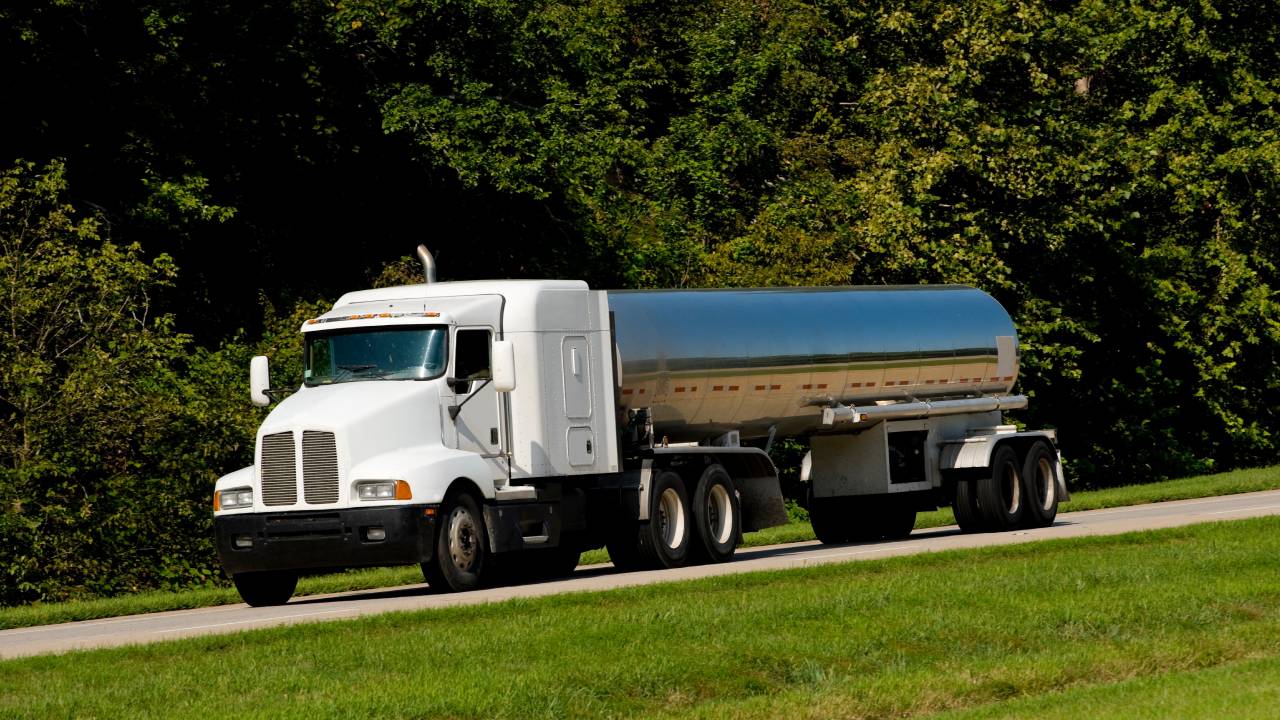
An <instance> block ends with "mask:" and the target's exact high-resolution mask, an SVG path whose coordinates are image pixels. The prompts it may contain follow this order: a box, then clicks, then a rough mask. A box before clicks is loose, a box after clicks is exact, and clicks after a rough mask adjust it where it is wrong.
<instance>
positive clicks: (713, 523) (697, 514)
mask: <svg viewBox="0 0 1280 720" xmlns="http://www.w3.org/2000/svg"><path fill="white" fill-rule="evenodd" d="M741 534H742V509H741V507H740V505H739V502H738V493H737V491H736V490H735V489H734V486H733V480H732V478H730V477H729V473H728V472H726V471H725V469H724V467H723V466H721V465H719V464H712V465H708V466H707V468H706V469H705V470H703V472H702V474H701V475H700V476H699V478H698V481H697V482H696V483H695V484H694V485H693V491H692V493H690V491H689V487H688V485H687V484H686V483H685V479H684V478H683V477H681V475H680V474H679V473H676V472H674V471H672V470H662V471H660V472H658V473H657V474H655V475H654V476H653V479H652V480H651V482H650V484H649V519H648V521H643V522H640V523H636V524H629V525H624V527H623V528H622V529H621V530H620V531H619V532H618V533H616V534H615V535H614V537H613V538H611V539H610V540H609V543H608V548H609V558H610V559H611V560H612V561H613V564H614V565H615V566H616V567H618V568H619V569H623V570H633V569H642V568H649V569H656V568H672V567H680V566H682V565H686V564H689V563H702V562H727V561H728V560H730V559H731V558H732V557H733V554H734V551H735V550H736V549H737V546H738V539H739V536H740V535H741Z"/></svg>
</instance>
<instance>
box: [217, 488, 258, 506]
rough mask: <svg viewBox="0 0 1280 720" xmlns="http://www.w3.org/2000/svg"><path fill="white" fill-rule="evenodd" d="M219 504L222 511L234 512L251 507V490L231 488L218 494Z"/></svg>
mask: <svg viewBox="0 0 1280 720" xmlns="http://www.w3.org/2000/svg"><path fill="white" fill-rule="evenodd" d="M218 499H219V502H220V503H221V505H222V509H223V510H234V509H235V508H244V507H252V506H253V490H252V489H251V488H247V487H246V488H232V489H230V490H223V491H222V492H221V493H219V498H218Z"/></svg>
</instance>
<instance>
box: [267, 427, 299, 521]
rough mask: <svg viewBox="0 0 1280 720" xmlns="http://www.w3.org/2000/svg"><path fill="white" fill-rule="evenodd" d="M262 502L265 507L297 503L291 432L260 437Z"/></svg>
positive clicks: (296, 479)
mask: <svg viewBox="0 0 1280 720" xmlns="http://www.w3.org/2000/svg"><path fill="white" fill-rule="evenodd" d="M262 502H263V504H265V505H293V504H295V503H297V502H298V459H297V457H296V455H295V453H294V449H293V433H291V432H282V433H276V434H274V435H263V436H262Z"/></svg>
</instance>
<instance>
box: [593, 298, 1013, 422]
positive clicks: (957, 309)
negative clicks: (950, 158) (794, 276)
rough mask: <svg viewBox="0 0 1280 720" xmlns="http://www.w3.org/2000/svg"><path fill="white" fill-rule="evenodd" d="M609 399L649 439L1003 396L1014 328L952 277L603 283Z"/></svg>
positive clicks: (1008, 384)
mask: <svg viewBox="0 0 1280 720" xmlns="http://www.w3.org/2000/svg"><path fill="white" fill-rule="evenodd" d="M609 309H610V311H611V312H612V314H613V320H614V328H615V330H616V339H617V347H618V354H619V357H620V360H621V365H622V375H621V382H620V390H619V401H620V403H621V405H622V407H624V408H626V409H628V410H635V409H639V408H646V407H647V408H649V409H650V413H651V415H652V418H653V423H654V435H655V437H656V438H657V439H658V440H661V439H662V438H663V437H664V436H666V437H667V438H668V439H669V440H670V441H671V442H685V441H694V440H703V439H707V438H711V437H714V436H717V435H719V434H722V433H724V432H727V431H730V430H738V431H740V432H741V434H742V436H743V437H760V436H764V435H767V434H768V433H769V429H770V427H776V428H777V433H778V434H779V435H780V436H787V435H798V434H803V433H805V432H808V431H811V430H814V429H816V428H817V427H818V425H819V423H820V422H821V406H822V405H824V404H830V403H832V402H837V401H838V402H842V403H846V404H857V405H872V404H876V403H877V402H884V401H895V400H897V401H900V400H913V399H921V398H937V397H972V396H977V395H1002V394H1007V393H1009V392H1010V391H1011V390H1012V388H1013V384H1014V381H1015V379H1016V378H1017V374H1018V373H1017V362H1018V360H1017V352H1018V350H1017V331H1016V330H1015V329H1014V326H1013V321H1012V320H1011V319H1010V318H1009V314H1008V313H1007V312H1005V310H1004V308H1003V307H1001V306H1000V303H998V302H996V300H995V299H994V298H992V297H991V296H990V295H988V294H986V293H985V292H982V291H981V290H977V289H974V288H971V287H965V286H961V285H920V286H896V287H888V286H869V287H838V288H776V289H752V290H652V291H645V290H638V291H610V292H609Z"/></svg>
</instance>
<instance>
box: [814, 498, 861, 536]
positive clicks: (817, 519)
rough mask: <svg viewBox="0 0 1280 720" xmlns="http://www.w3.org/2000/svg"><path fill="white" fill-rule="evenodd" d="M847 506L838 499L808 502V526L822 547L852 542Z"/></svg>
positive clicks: (817, 499)
mask: <svg viewBox="0 0 1280 720" xmlns="http://www.w3.org/2000/svg"><path fill="white" fill-rule="evenodd" d="M848 509H849V508H848V505H847V503H844V502H841V499H840V498H813V499H812V500H810V501H809V524H810V525H812V526H813V535H814V537H816V538H818V542H821V543H822V544H824V545H841V544H843V543H847V542H850V541H851V540H853V533H851V532H849V526H850V518H849V517H848Z"/></svg>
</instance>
